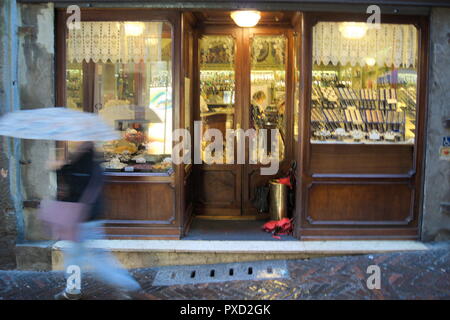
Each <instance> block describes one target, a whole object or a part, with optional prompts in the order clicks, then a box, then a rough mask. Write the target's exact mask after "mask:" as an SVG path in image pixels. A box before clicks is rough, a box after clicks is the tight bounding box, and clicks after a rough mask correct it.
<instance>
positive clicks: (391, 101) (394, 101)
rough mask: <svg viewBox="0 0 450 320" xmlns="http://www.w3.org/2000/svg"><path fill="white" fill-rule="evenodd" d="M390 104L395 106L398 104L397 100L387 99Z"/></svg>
mask: <svg viewBox="0 0 450 320" xmlns="http://www.w3.org/2000/svg"><path fill="white" fill-rule="evenodd" d="M387 103H388V104H394V103H397V99H387Z"/></svg>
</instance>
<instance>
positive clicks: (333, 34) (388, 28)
mask: <svg viewBox="0 0 450 320" xmlns="http://www.w3.org/2000/svg"><path fill="white" fill-rule="evenodd" d="M339 25H340V23H338V22H319V23H318V24H317V25H316V26H314V29H313V62H314V63H317V64H325V65H327V64H329V63H332V64H333V65H337V64H341V65H346V64H350V65H352V66H354V65H357V64H359V65H364V64H365V63H366V61H367V59H374V60H375V63H376V64H377V65H379V66H383V65H386V66H392V65H393V66H395V67H396V68H398V67H405V68H408V67H415V66H416V63H417V61H416V59H417V30H416V28H415V27H414V26H413V25H393V24H381V28H380V29H375V28H370V29H368V30H367V34H366V35H365V36H364V37H363V38H362V39H347V38H344V37H343V36H342V34H341V32H340V30H339ZM372 61H373V60H372Z"/></svg>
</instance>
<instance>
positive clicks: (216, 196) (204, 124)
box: [194, 27, 243, 216]
mask: <svg viewBox="0 0 450 320" xmlns="http://www.w3.org/2000/svg"><path fill="white" fill-rule="evenodd" d="M241 42H242V32H241V30H240V29H238V28H234V27H229V28H226V27H225V28H224V27H220V28H217V27H207V28H205V29H203V30H201V33H200V36H199V37H198V72H197V75H198V77H199V78H198V79H197V81H196V85H197V88H196V89H197V90H195V91H196V92H197V93H196V104H195V119H196V120H197V121H199V122H200V123H201V126H199V128H198V131H199V132H200V134H201V136H203V134H204V133H205V132H206V130H207V129H213V130H215V132H220V133H221V134H222V136H223V138H224V140H225V137H226V135H225V133H226V130H227V129H236V128H239V127H240V125H241V122H242V119H241V108H242V90H241V89H242V72H240V71H241V70H242V63H243V60H242V45H241ZM197 140H200V143H201V144H202V146H201V147H200V158H201V160H202V164H195V165H194V175H195V187H194V188H195V190H194V197H195V198H194V199H195V207H196V209H195V210H196V214H199V215H216V216H238V215H240V214H241V203H242V197H241V193H242V192H241V190H242V183H241V181H242V166H241V165H238V164H226V162H225V160H224V158H225V156H226V149H225V150H222V157H221V158H222V161H220V160H219V158H220V157H215V158H214V159H211V158H210V157H209V156H208V153H207V152H205V145H206V143H207V140H205V139H201V138H200V139H197ZM211 141H215V139H214V140H213V139H211ZM196 142H198V141H196ZM224 145H225V147H226V143H225V142H224ZM234 149H235V148H234ZM215 151H216V152H214V154H213V155H214V156H217V155H218V154H219V155H220V152H219V151H220V150H215ZM232 151H233V152H234V150H232ZM211 154H212V153H211ZM217 160H218V161H217ZM220 162H222V163H220Z"/></svg>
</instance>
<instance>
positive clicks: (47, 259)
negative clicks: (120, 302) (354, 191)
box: [16, 240, 429, 270]
mask: <svg viewBox="0 0 450 320" xmlns="http://www.w3.org/2000/svg"><path fill="white" fill-rule="evenodd" d="M69 245H70V242H67V241H57V242H44V243H28V244H26V243H25V244H20V245H17V246H16V254H17V255H16V256H17V265H18V269H21V270H62V269H63V265H64V264H63V250H64V248H67V246H69ZM86 245H87V246H88V247H90V248H93V249H104V250H108V251H111V252H112V253H113V254H114V255H115V256H116V257H117V258H118V260H119V261H120V262H121V263H122V265H123V266H124V267H125V268H145V267H157V266H168V265H198V264H215V263H232V262H246V261H260V260H284V259H306V258H315V257H324V256H340V255H358V254H377V253H385V252H401V251H421V250H429V247H428V246H427V245H426V244H424V243H422V242H418V241H400V240H392V241H384V240H358V241H279V242H278V241H234V240H233V241H218V240H92V241H88V242H87V244H86Z"/></svg>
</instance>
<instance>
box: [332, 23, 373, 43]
mask: <svg viewBox="0 0 450 320" xmlns="http://www.w3.org/2000/svg"><path fill="white" fill-rule="evenodd" d="M367 29H368V28H367V24H366V23H364V22H343V23H341V25H340V26H339V31H340V32H341V33H342V36H343V37H344V38H347V39H361V38H362V37H364V36H365V35H366V32H367Z"/></svg>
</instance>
